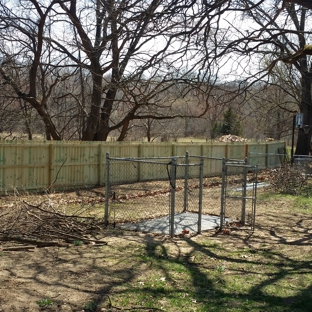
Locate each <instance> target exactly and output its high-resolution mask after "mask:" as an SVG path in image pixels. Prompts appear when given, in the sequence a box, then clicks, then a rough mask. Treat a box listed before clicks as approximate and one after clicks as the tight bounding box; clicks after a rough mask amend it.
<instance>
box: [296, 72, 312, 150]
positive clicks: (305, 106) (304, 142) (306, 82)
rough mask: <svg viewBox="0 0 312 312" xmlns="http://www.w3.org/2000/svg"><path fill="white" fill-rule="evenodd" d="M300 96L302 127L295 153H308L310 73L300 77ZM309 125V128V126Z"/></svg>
mask: <svg viewBox="0 0 312 312" xmlns="http://www.w3.org/2000/svg"><path fill="white" fill-rule="evenodd" d="M301 86H302V97H301V104H300V112H301V113H303V125H304V128H303V129H300V130H299V131H298V140H297V146H296V152H295V155H309V153H310V149H311V147H310V142H311V134H312V131H311V130H312V129H311V128H312V94H311V88H312V73H310V72H305V73H303V74H302V79H301ZM310 126H311V128H310Z"/></svg>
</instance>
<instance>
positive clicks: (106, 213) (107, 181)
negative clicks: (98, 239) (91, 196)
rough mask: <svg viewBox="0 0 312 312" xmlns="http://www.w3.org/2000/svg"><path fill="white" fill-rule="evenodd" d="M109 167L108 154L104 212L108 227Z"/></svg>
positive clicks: (107, 156)
mask: <svg viewBox="0 0 312 312" xmlns="http://www.w3.org/2000/svg"><path fill="white" fill-rule="evenodd" d="M109 167H110V159H109V153H108V152H106V177H105V211H104V224H105V225H106V226H107V225H108V203H109V190H110V186H109Z"/></svg>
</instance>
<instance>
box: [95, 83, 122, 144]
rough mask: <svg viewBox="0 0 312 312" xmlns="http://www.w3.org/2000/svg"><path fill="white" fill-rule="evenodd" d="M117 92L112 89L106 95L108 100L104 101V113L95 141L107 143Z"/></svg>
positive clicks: (102, 113)
mask: <svg viewBox="0 0 312 312" xmlns="http://www.w3.org/2000/svg"><path fill="white" fill-rule="evenodd" d="M116 94H117V91H116V90H115V89H110V90H108V91H107V93H106V99H105V101H104V104H103V107H102V112H101V116H100V122H99V127H98V130H97V133H96V136H95V141H106V140H107V137H108V135H109V132H110V127H109V118H110V115H111V112H112V108H113V104H114V100H115V97H116Z"/></svg>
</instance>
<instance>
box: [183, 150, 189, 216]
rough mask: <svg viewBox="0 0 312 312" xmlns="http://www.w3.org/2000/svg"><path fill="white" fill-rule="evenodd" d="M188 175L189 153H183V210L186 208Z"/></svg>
mask: <svg viewBox="0 0 312 312" xmlns="http://www.w3.org/2000/svg"><path fill="white" fill-rule="evenodd" d="M188 175H189V153H188V152H186V153H185V168H184V208H183V212H186V211H187V208H188Z"/></svg>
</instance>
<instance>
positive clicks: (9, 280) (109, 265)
mask: <svg viewBox="0 0 312 312" xmlns="http://www.w3.org/2000/svg"><path fill="white" fill-rule="evenodd" d="M99 191H100V190H97V191H96V192H94V193H93V194H94V198H95V197H96V196H97V195H98V194H97V192H99ZM77 196H78V195H77V193H71V194H70V196H69V194H68V195H67V199H68V200H72V201H75V200H78V199H79V197H77ZM80 196H81V194H80ZM56 197H57V196H56V195H55V198H56ZM3 200H4V201H2V208H1V214H2V215H3V214H4V213H7V212H8V211H9V210H8V209H10V208H12V207H13V206H14V205H15V204H16V203H14V202H11V203H10V201H9V200H8V197H7V198H5V199H3ZM28 200H29V199H28ZM11 204H14V205H13V206H10V205H11ZM289 205H290V204H289V202H287V200H282V199H281V200H280V201H279V202H275V203H274V207H273V206H272V203H271V202H269V201H265V200H260V201H259V202H258V205H257V219H256V229H255V232H254V233H251V232H249V231H246V230H243V229H230V230H229V231H228V232H226V233H224V234H218V235H217V234H216V232H215V231H208V232H204V233H202V234H201V235H196V236H188V235H180V236H177V237H174V238H173V239H170V238H169V237H168V236H159V235H152V234H142V233H136V232H129V231H121V230H118V229H113V228H108V229H99V228H97V230H96V232H95V233H89V234H88V235H91V234H92V237H96V240H99V241H105V242H106V243H107V245H101V246H99V245H96V244H93V242H92V241H90V242H88V241H85V242H84V243H83V244H79V245H75V244H73V243H70V244H68V245H66V246H65V247H61V246H51V247H42V248H38V247H36V248H34V249H28V250H20V251H0V311H2V312H7V311H42V310H44V311H118V309H119V310H121V309H122V307H120V306H119V307H118V308H117V307H115V308H113V307H112V303H111V299H112V298H114V297H115V296H118V294H120V293H122V292H123V291H124V290H125V288H124V286H123V285H124V284H125V283H127V282H129V281H130V280H131V281H133V282H135V283H140V274H141V269H143V268H145V267H148V266H152V265H153V264H152V263H151V262H146V263H145V262H144V261H141V262H140V264H138V265H136V263H135V259H136V257H137V256H135V257H134V255H141V254H143V253H144V252H145V251H146V246H147V245H150V244H152V245H155V246H159V247H160V248H162V249H163V250H166V257H168V258H170V257H171V258H179V257H190V255H192V254H193V253H194V252H196V250H200V249H201V248H202V247H201V246H202V243H203V242H207V240H209V241H210V242H211V244H213V243H217V244H222V246H225V248H226V249H228V250H229V251H230V250H233V249H234V250H235V249H240V248H248V249H249V250H255V251H256V250H260V249H261V250H264V249H271V250H272V249H276V250H279V249H281V248H283V253H285V255H286V254H289V255H292V256H293V255H297V256H298V257H300V255H301V254H305V253H306V252H309V250H311V237H312V230H311V229H312V218H311V215H309V214H303V213H295V212H294V211H291V210H290V209H289V207H290V206H289ZM15 217H16V215H15ZM12 221H13V219H12ZM12 224H13V223H12ZM89 237H90V236H89ZM14 245H21V244H17V243H14V244H13V243H12V242H2V243H1V244H0V248H1V247H6V246H14ZM143 251H144V252H143ZM190 261H191V260H190ZM99 298H100V300H99ZM95 302H96V305H95Z"/></svg>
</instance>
